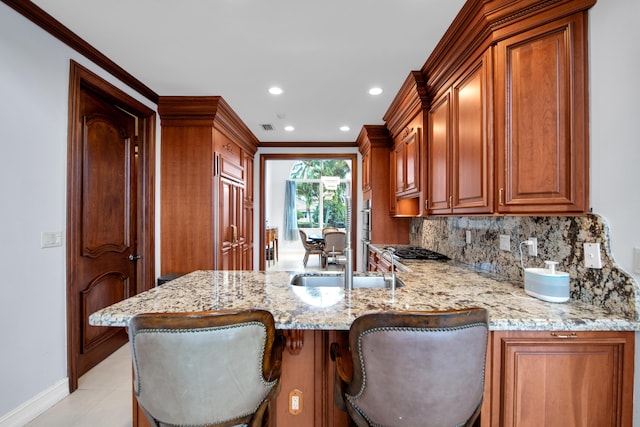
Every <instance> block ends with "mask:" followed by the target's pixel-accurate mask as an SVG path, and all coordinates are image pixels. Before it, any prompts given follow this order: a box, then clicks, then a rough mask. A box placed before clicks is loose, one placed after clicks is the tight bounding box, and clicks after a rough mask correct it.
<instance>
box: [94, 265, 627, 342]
mask: <svg viewBox="0 0 640 427" xmlns="http://www.w3.org/2000/svg"><path fill="white" fill-rule="evenodd" d="M414 268H415V267H414ZM396 274H397V277H398V278H399V279H400V280H402V281H403V282H404V286H402V287H399V288H397V289H396V290H395V291H392V290H390V289H354V290H353V291H351V292H347V293H346V294H345V291H344V289H342V288H330V287H321V288H320V287H318V288H316V287H294V286H292V285H290V284H289V283H290V280H291V278H292V277H293V275H294V273H289V272H282V271H273V272H270V271H266V272H265V271H195V272H192V273H189V274H187V275H185V276H182V277H180V278H178V279H175V280H173V281H171V282H168V283H166V284H165V285H163V286H159V287H156V288H154V289H151V290H149V291H147V292H144V293H142V294H139V295H137V296H134V297H132V298H129V299H127V300H124V301H122V302H120V303H117V304H114V305H112V306H110V307H106V308H104V309H102V310H100V311H98V312H96V313H93V314H92V315H91V316H90V318H89V321H90V323H91V324H92V325H96V326H127V322H128V320H129V319H130V318H131V317H132V316H134V315H135V314H137V313H144V312H184V311H203V310H220V309H242V308H261V309H265V310H268V311H270V312H271V313H272V314H273V316H274V318H275V321H276V326H277V327H278V328H279V329H319V330H348V329H349V326H350V325H351V322H352V321H353V320H354V319H355V318H356V317H358V316H361V315H363V314H366V313H370V312H376V311H387V310H399V311H408V310H419V311H422V310H447V309H455V308H463V307H470V306H478V307H483V308H486V309H487V310H489V316H490V319H489V326H490V329H492V330H497V331H498V330H502V331H504V330H514V331H548V330H571V331H615V330H627V331H631V330H635V329H637V328H638V323H637V322H636V321H635V320H634V319H630V318H625V317H622V316H621V315H619V314H612V313H609V312H607V311H605V310H603V309H600V308H598V307H594V306H593V305H590V304H586V303H582V302H574V301H570V302H568V303H564V304H555V303H549V302H544V301H540V300H537V299H535V298H533V297H530V296H529V295H527V294H526V293H525V292H524V289H523V288H522V287H521V286H518V285H514V284H513V283H511V282H508V281H504V280H501V279H500V278H499V277H497V276H495V275H493V274H489V273H481V272H476V271H473V270H470V269H469V267H468V266H466V265H464V264H457V263H454V262H451V261H450V262H446V263H440V262H429V261H424V262H421V263H420V265H419V269H416V270H413V271H411V272H398V273H396Z"/></svg>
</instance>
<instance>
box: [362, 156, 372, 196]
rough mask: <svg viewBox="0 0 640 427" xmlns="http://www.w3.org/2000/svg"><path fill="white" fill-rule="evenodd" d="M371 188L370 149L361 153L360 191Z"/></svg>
mask: <svg viewBox="0 0 640 427" xmlns="http://www.w3.org/2000/svg"><path fill="white" fill-rule="evenodd" d="M369 190H371V149H368V150H367V151H365V152H364V153H363V154H362V192H363V193H364V192H366V191H369Z"/></svg>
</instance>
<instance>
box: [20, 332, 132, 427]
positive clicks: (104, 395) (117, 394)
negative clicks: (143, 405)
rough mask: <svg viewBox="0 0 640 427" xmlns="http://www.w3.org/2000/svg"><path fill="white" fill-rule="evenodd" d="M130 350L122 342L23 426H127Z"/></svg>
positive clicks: (128, 423) (129, 424) (128, 418)
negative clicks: (64, 394)
mask: <svg viewBox="0 0 640 427" xmlns="http://www.w3.org/2000/svg"><path fill="white" fill-rule="evenodd" d="M131 401H132V395H131V353H130V350H129V345H128V344H127V345H124V346H122V347H121V348H120V349H118V350H117V351H116V352H115V353H113V354H112V355H111V356H109V357H108V358H106V359H105V360H104V361H102V362H101V363H100V364H98V365H97V366H96V367H95V368H93V369H91V370H90V371H89V372H87V373H86V374H85V375H83V376H82V377H80V378H79V380H78V389H77V390H76V391H74V392H73V393H71V394H70V395H69V396H67V397H66V398H64V399H62V400H61V401H60V402H58V403H57V404H56V405H54V406H53V407H52V408H50V409H49V410H47V411H46V412H44V413H43V414H41V415H40V416H39V417H37V418H36V419H35V420H33V421H31V422H30V423H28V424H27V427H131V425H132V424H131Z"/></svg>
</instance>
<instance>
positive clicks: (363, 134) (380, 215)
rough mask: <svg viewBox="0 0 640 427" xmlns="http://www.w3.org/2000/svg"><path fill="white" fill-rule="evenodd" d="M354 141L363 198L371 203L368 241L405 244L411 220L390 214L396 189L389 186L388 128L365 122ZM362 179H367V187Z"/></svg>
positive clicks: (389, 142)
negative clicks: (358, 155)
mask: <svg viewBox="0 0 640 427" xmlns="http://www.w3.org/2000/svg"><path fill="white" fill-rule="evenodd" d="M356 142H357V144H358V147H359V151H360V153H362V162H363V167H362V174H363V190H362V192H363V197H364V199H365V200H370V202H371V211H370V216H369V221H370V222H371V235H370V236H369V238H370V240H371V242H372V243H388V244H391V243H393V244H408V243H409V223H410V221H411V220H410V219H409V218H395V217H394V215H393V212H394V210H395V209H396V206H395V205H396V198H395V191H392V190H391V189H390V187H389V184H390V182H389V174H390V169H393V165H394V163H392V161H391V157H390V156H389V153H393V151H392V150H391V146H392V140H391V136H390V135H389V131H388V130H387V128H386V127H385V126H381V125H365V126H363V127H362V130H361V131H360V134H359V135H358V139H357V140H356ZM365 176H368V178H365ZM365 180H368V184H367V185H366V186H365V185H364V181H365ZM365 188H368V189H365Z"/></svg>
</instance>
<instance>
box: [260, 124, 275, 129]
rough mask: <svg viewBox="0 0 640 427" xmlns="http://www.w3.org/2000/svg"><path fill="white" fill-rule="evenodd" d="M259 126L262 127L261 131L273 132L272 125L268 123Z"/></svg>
mask: <svg viewBox="0 0 640 427" xmlns="http://www.w3.org/2000/svg"><path fill="white" fill-rule="evenodd" d="M260 126H262V130H273V125H272V124H269V123H265V124H262V125H260Z"/></svg>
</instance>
